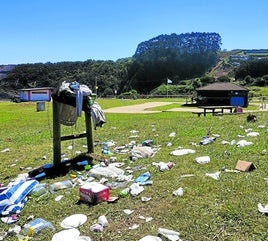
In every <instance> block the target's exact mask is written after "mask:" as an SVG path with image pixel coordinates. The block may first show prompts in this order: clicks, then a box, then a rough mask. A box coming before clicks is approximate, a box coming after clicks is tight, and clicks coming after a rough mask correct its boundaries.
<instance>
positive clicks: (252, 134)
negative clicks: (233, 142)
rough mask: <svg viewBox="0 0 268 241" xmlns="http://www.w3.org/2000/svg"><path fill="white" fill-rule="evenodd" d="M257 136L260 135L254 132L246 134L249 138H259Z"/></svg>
mask: <svg viewBox="0 0 268 241" xmlns="http://www.w3.org/2000/svg"><path fill="white" fill-rule="evenodd" d="M259 135H260V133H259V132H254V131H252V132H249V133H248V134H247V136H250V137H256V136H259Z"/></svg>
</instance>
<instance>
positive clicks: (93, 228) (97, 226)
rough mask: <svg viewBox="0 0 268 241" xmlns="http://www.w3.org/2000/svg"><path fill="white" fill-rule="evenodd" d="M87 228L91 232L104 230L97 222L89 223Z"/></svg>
mask: <svg viewBox="0 0 268 241" xmlns="http://www.w3.org/2000/svg"><path fill="white" fill-rule="evenodd" d="M89 229H90V231H92V232H102V231H103V230H104V228H103V226H102V225H101V224H99V223H95V224H93V225H91V226H90V228H89ZM64 241H65V240H64Z"/></svg>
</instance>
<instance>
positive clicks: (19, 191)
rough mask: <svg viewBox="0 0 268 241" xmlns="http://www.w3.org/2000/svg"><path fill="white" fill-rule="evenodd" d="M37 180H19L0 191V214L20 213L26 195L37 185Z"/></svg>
mask: <svg viewBox="0 0 268 241" xmlns="http://www.w3.org/2000/svg"><path fill="white" fill-rule="evenodd" d="M38 183H39V182H38V181H36V180H29V181H25V182H20V183H18V184H16V185H14V186H11V187H10V188H8V189H6V190H5V191H3V192H1V193H0V215H2V216H5V215H9V214H13V213H20V211H21V210H22V208H23V207H24V205H25V203H26V201H27V195H28V194H29V193H30V192H31V191H32V190H33V188H34V187H35V186H36V185H38Z"/></svg>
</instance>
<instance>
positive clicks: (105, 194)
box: [79, 182, 110, 204]
mask: <svg viewBox="0 0 268 241" xmlns="http://www.w3.org/2000/svg"><path fill="white" fill-rule="evenodd" d="M79 193H80V200H81V201H84V202H87V203H92V204H97V203H100V202H102V201H108V200H109V198H110V188H109V187H108V186H105V185H103V184H101V183H98V182H89V183H86V184H85V185H83V186H81V187H80V188H79Z"/></svg>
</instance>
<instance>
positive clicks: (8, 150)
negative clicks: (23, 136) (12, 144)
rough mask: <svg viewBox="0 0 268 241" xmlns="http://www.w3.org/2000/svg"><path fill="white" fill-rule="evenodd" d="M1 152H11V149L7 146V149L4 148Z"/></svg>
mask: <svg viewBox="0 0 268 241" xmlns="http://www.w3.org/2000/svg"><path fill="white" fill-rule="evenodd" d="M1 152H2V153H4V152H10V149H9V148H5V149H3V150H2V151H1Z"/></svg>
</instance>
